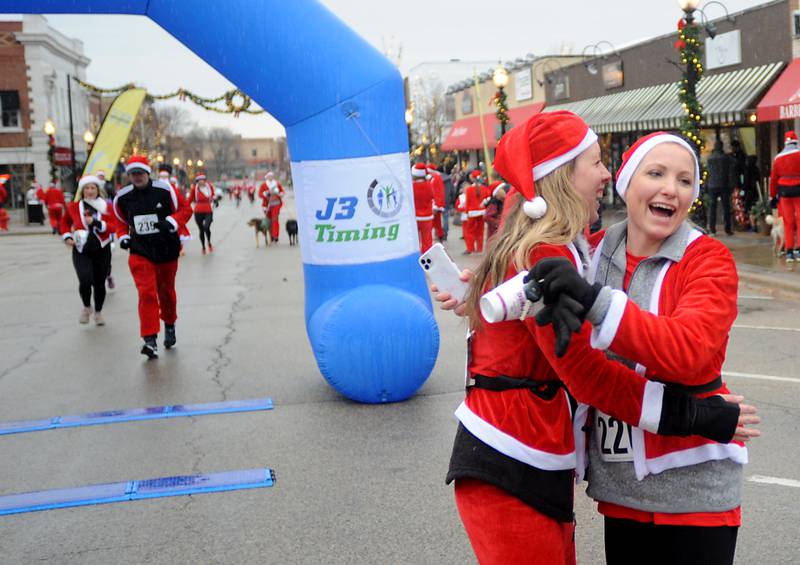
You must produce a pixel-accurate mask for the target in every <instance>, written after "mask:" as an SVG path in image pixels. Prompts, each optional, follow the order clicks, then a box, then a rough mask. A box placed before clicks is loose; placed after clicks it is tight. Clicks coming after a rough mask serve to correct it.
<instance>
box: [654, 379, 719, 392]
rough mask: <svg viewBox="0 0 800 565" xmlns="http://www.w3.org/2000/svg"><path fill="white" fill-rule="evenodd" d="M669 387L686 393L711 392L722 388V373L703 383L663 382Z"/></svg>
mask: <svg viewBox="0 0 800 565" xmlns="http://www.w3.org/2000/svg"><path fill="white" fill-rule="evenodd" d="M663 384H664V385H666V386H668V387H669V388H672V389H675V390H679V391H681V392H685V393H688V394H703V393H705V392H713V391H715V390H718V389H720V388H722V375H720V376H718V377H717V378H716V379H714V380H713V381H711V382H708V383H706V384H703V385H682V384H677V383H663Z"/></svg>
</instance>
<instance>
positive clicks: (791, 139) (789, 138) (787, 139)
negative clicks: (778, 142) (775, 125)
mask: <svg viewBox="0 0 800 565" xmlns="http://www.w3.org/2000/svg"><path fill="white" fill-rule="evenodd" d="M783 143H784V145H788V144H790V143H793V144H794V145H797V134H796V133H795V132H794V131H793V130H789V131H787V132H786V135H785V136H784V138H783Z"/></svg>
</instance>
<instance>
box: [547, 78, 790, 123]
mask: <svg viewBox="0 0 800 565" xmlns="http://www.w3.org/2000/svg"><path fill="white" fill-rule="evenodd" d="M781 68H783V63H782V62H778V63H770V64H768V65H761V66H759V67H750V68H748V69H741V70H738V71H731V72H728V73H720V74H716V75H712V76H706V77H705V78H703V79H702V80H701V81H700V82H699V83H698V84H697V95H698V98H699V99H700V104H702V106H703V125H710V124H720V123H724V122H742V121H745V120H746V119H747V116H746V114H747V111H748V110H752V109H753V108H755V104H756V102H757V101H758V99H759V98H760V96H761V94H762V93H763V92H764V91H765V90H766V88H767V87H768V86H769V85H770V84H772V82H773V81H774V80H775V78H776V77H777V76H778V74H779V73H780V70H781ZM678 87H679V83H674V82H671V83H666V84H658V85H654V86H647V87H644V88H637V89H635V90H627V91H624V92H617V93H615V94H609V95H607V96H599V97H597V98H587V99H585V100H578V101H577V102H569V103H567V104H558V105H555V106H548V107H547V108H545V110H544V111H545V112H552V111H555V110H569V111H571V112H574V113H576V114H578V115H579V116H581V117H582V118H583V119H584V120H585V121H586V123H587V124H589V126H591V127H592V129H594V130H595V131H596V132H597V133H611V132H625V131H649V130H657V129H677V128H679V127H680V123H681V118H683V115H684V112H683V108H682V107H681V104H680V101H679V100H678Z"/></svg>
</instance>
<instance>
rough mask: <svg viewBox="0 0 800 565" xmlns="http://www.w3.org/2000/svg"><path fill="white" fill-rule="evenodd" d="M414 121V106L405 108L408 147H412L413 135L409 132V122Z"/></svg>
mask: <svg viewBox="0 0 800 565" xmlns="http://www.w3.org/2000/svg"><path fill="white" fill-rule="evenodd" d="M413 123H414V106H413V105H412V106H410V107H409V108H406V127H407V128H408V148H409V149H411V148H412V147H414V137H413V135H412V134H411V124H413Z"/></svg>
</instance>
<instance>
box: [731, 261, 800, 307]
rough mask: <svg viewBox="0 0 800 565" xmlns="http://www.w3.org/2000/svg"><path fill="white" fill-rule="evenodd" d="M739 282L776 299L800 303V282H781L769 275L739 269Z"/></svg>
mask: <svg viewBox="0 0 800 565" xmlns="http://www.w3.org/2000/svg"><path fill="white" fill-rule="evenodd" d="M737 271H738V273H739V282H741V283H743V284H745V285H746V286H748V287H750V288H753V289H757V290H760V291H762V292H765V293H766V294H769V295H770V296H773V297H775V298H786V299H789V300H798V301H800V280H798V282H796V283H795V282H791V281H784V280H779V279H776V278H774V277H770V276H769V275H762V274H758V273H750V272H746V271H742V270H739V269H737Z"/></svg>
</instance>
